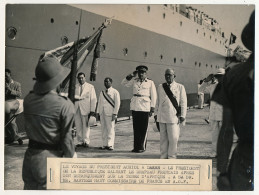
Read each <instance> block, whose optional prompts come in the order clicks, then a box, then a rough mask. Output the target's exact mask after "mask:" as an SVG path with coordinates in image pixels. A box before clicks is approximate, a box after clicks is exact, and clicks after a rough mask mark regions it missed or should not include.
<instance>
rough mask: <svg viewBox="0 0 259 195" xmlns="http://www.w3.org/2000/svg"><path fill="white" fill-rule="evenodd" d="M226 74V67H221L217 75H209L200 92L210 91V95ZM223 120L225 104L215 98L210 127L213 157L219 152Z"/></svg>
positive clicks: (210, 116)
mask: <svg viewBox="0 0 259 195" xmlns="http://www.w3.org/2000/svg"><path fill="white" fill-rule="evenodd" d="M224 74H225V69H223V68H219V69H218V71H217V73H216V74H215V75H212V74H211V75H209V76H208V77H207V78H206V79H205V81H204V82H203V83H202V84H201V86H200V88H199V92H203V93H204V92H206V91H208V92H209V93H210V97H212V95H217V94H214V91H215V89H216V87H217V86H218V84H219V83H220V82H222V78H223V75H224ZM222 120H223V106H222V105H221V104H219V103H217V102H215V101H213V100H211V101H210V115H209V121H210V128H211V131H212V133H211V142H212V153H211V157H216V154H217V141H218V136H219V131H220V129H221V126H222Z"/></svg>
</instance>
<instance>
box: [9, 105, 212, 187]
mask: <svg viewBox="0 0 259 195" xmlns="http://www.w3.org/2000/svg"><path fill="white" fill-rule="evenodd" d="M208 115H209V108H208V107H205V108H204V109H196V108H191V109H189V110H188V112H187V121H186V125H185V126H181V134H180V139H179V144H178V156H177V158H179V159H212V165H213V172H212V176H213V180H212V181H213V190H217V187H216V160H215V158H212V157H210V154H211V131H210V128H209V125H208V124H207V123H206V122H205V121H204V119H205V118H207V117H208ZM152 124H153V117H152V118H151V120H150V122H149V128H148V131H149V132H148V141H147V150H146V152H144V153H132V152H130V151H131V150H132V147H133V130H132V120H124V121H120V122H118V123H117V125H116V137H115V146H114V147H115V149H114V150H113V151H108V150H100V149H99V147H100V146H102V139H101V128H100V124H97V126H95V127H92V128H91V129H92V130H91V143H90V147H89V148H82V147H80V148H77V155H78V157H79V158H115V159H116V158H124V159H128V158H136V159H159V150H160V144H159V133H158V132H154V131H153V130H152ZM27 146H28V139H25V140H24V144H23V145H21V146H20V145H18V144H16V143H13V144H6V145H5V146H4V149H5V157H4V158H5V162H4V170H5V172H4V188H5V190H22V189H23V181H22V162H23V156H24V153H25V150H26V148H27Z"/></svg>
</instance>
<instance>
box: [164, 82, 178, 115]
mask: <svg viewBox="0 0 259 195" xmlns="http://www.w3.org/2000/svg"><path fill="white" fill-rule="evenodd" d="M163 88H164V90H165V93H166V95H167V96H168V98H169V99H170V101H171V102H172V104H173V106H174V107H175V109H176V116H180V115H181V109H180V107H179V106H178V102H177V100H176V99H175V96H174V94H173V92H172V91H171V90H170V88H169V86H168V85H167V83H163Z"/></svg>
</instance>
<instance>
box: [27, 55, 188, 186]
mask: <svg viewBox="0 0 259 195" xmlns="http://www.w3.org/2000/svg"><path fill="white" fill-rule="evenodd" d="M147 70H148V68H147V67H146V66H143V65H141V66H138V67H137V68H136V71H134V73H133V74H130V75H128V76H127V77H126V78H125V79H123V81H122V84H123V85H125V86H127V87H130V86H133V97H132V99H131V103H130V109H131V111H132V116H133V130H134V148H133V150H132V152H137V153H141V152H144V151H145V150H146V143H147V127H148V121H149V117H151V116H152V114H153V113H155V116H154V117H155V119H156V120H157V121H158V122H159V124H160V131H161V134H160V135H161V138H160V140H161V141H160V142H161V147H160V149H161V158H176V152H177V142H178V139H179V134H180V129H179V124H180V123H182V122H183V121H184V120H185V116H186V110H187V98H186V92H185V89H184V86H183V85H181V84H178V83H176V82H175V81H174V78H175V73H174V71H173V70H172V69H168V70H166V71H165V80H166V83H164V84H163V85H160V86H159V88H158V98H157V92H156V87H155V85H154V82H153V81H152V80H150V79H148V78H147ZM69 72H70V70H69V69H68V68H66V67H63V66H61V64H60V63H59V61H58V60H57V59H56V58H55V57H44V58H42V59H40V60H39V62H38V65H37V67H36V70H35V76H36V78H35V80H36V82H35V84H34V87H33V91H31V92H30V93H29V94H28V95H27V96H26V97H25V99H24V119H25V130H26V133H27V136H28V138H29V145H28V149H27V150H26V153H25V156H24V162H23V172H22V175H23V181H24V189H28V190H29V189H46V176H47V175H46V174H47V173H46V166H47V157H77V154H76V152H75V145H82V146H85V147H88V146H89V144H90V137H89V136H90V129H89V122H88V121H89V120H90V118H91V117H93V116H100V122H101V129H102V141H103V146H102V147H101V148H100V149H106V150H113V149H114V138H115V131H114V126H115V121H116V119H117V114H118V111H119V107H120V94H119V92H118V91H117V90H116V89H114V88H113V87H112V79H111V78H109V77H107V78H105V79H104V86H105V90H103V91H101V93H100V95H99V101H98V104H97V107H96V103H97V98H96V94H95V89H94V87H93V85H91V84H89V83H87V82H86V80H85V74H84V73H79V74H78V76H77V78H78V81H79V83H78V84H77V85H76V90H75V105H74V104H73V103H72V102H71V101H70V99H68V98H67V97H65V96H62V95H61V89H60V84H61V82H62V81H63V80H64V79H65V78H66V77H67V76H68V74H69ZM74 124H75V126H76V128H77V136H76V139H75V140H73V138H72V132H71V130H72V129H73V127H74Z"/></svg>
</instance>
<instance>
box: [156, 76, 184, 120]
mask: <svg viewBox="0 0 259 195" xmlns="http://www.w3.org/2000/svg"><path fill="white" fill-rule="evenodd" d="M170 89H171V91H172V92H173V94H174V96H175V98H176V100H177V102H178V105H179V107H180V108H181V117H184V118H186V112H187V97H186V92H185V88H184V86H183V85H181V84H179V83H176V82H175V81H174V82H173V83H171V85H170ZM154 115H157V121H158V122H160V123H178V118H177V116H176V109H175V107H174V106H173V104H172V102H171V101H170V99H169V98H168V96H167V95H166V93H165V90H164V88H163V85H162V84H160V85H159V86H158V98H157V103H156V108H155V113H154Z"/></svg>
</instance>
